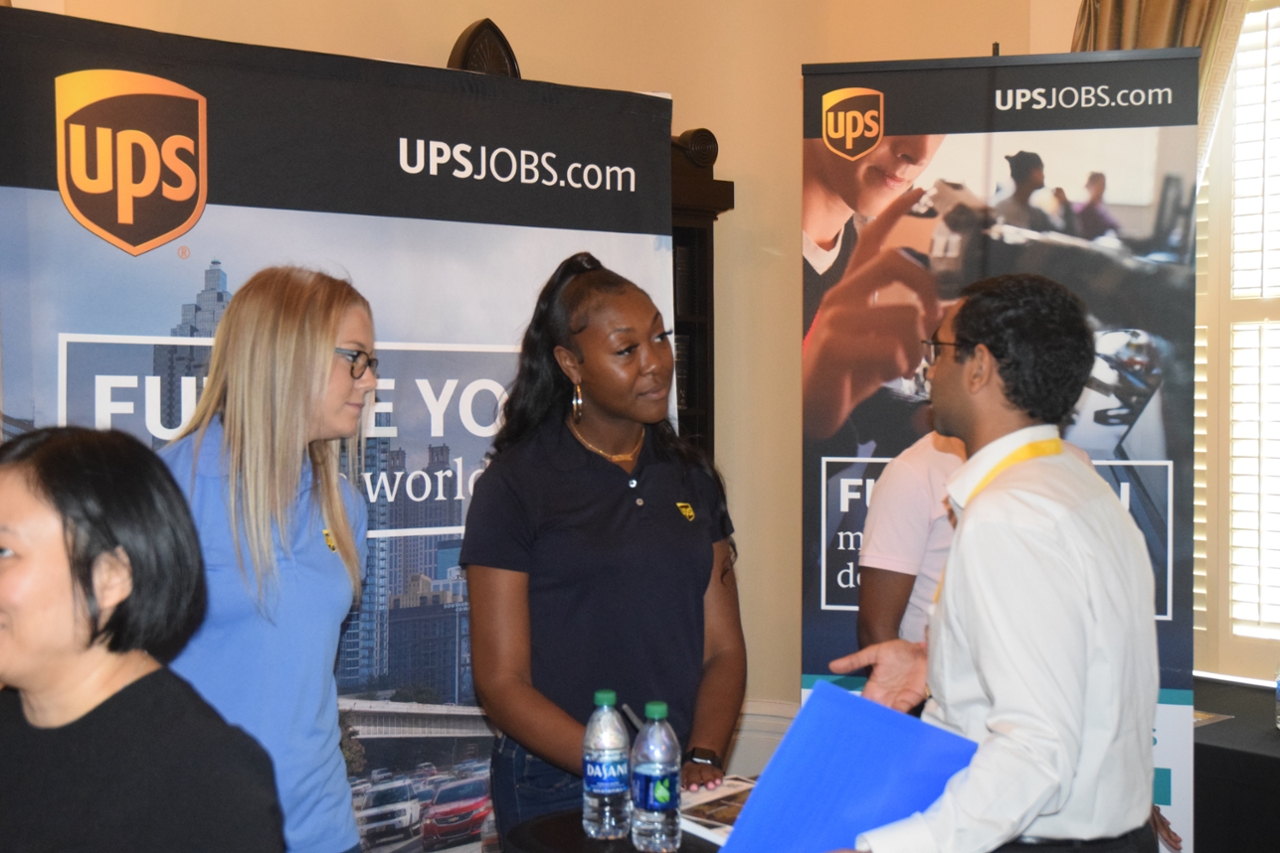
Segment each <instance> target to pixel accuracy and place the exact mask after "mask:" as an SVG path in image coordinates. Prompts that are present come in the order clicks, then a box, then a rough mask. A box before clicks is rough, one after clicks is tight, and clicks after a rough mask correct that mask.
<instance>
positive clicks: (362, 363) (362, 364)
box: [333, 347, 378, 379]
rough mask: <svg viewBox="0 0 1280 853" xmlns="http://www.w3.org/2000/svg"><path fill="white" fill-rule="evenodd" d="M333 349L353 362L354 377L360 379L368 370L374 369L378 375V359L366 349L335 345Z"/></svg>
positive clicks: (375, 374)
mask: <svg viewBox="0 0 1280 853" xmlns="http://www.w3.org/2000/svg"><path fill="white" fill-rule="evenodd" d="M333 351H334V352H335V353H337V354H338V355H340V356H342V357H343V358H345V359H346V360H347V361H349V362H351V378H352V379H359V378H360V377H361V376H364V372H365V371H366V370H372V371H373V375H374V376H377V375H378V360H377V359H376V358H374V357H373V356H371V355H369V353H367V352H365V351H364V350H358V349H343V348H342V347H334V348H333Z"/></svg>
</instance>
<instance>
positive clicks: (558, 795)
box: [489, 735, 582, 841]
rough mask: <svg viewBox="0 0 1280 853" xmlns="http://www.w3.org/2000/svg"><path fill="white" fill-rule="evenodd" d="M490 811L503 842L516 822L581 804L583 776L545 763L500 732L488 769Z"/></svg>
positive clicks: (567, 809) (578, 806)
mask: <svg viewBox="0 0 1280 853" xmlns="http://www.w3.org/2000/svg"><path fill="white" fill-rule="evenodd" d="M489 775H490V788H491V794H490V795H491V797H492V798H493V814H494V819H495V820H496V821H497V824H498V834H499V835H500V836H501V837H502V839H503V840H504V841H505V840H506V837H507V833H509V832H510V831H511V830H512V828H514V827H515V826H516V824H519V823H523V822H524V821H526V820H529V819H530V818H535V817H539V816H540V815H544V814H551V813H552V812H563V811H569V810H570V809H577V808H581V807H582V779H581V778H580V777H578V776H575V775H574V774H572V773H566V772H565V771H564V770H561V769H560V768H559V767H556V766H555V765H554V764H548V763H547V762H545V761H543V760H542V759H541V758H538V757H537V756H536V755H534V754H533V753H531V752H529V751H528V750H526V749H525V748H524V747H523V746H521V745H520V744H518V743H516V742H515V741H514V740H512V739H511V738H509V737H507V736H506V735H503V736H502V737H500V738H498V740H497V741H496V742H495V743H494V745H493V763H492V765H490V768H489Z"/></svg>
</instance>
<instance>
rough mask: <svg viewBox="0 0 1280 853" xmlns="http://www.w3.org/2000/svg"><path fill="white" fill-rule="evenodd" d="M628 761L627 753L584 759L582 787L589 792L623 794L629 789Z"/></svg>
mask: <svg viewBox="0 0 1280 853" xmlns="http://www.w3.org/2000/svg"><path fill="white" fill-rule="evenodd" d="M627 771H628V762H627V758H626V755H625V754H623V755H622V756H621V757H617V758H602V759H600V760H597V761H592V760H591V759H588V758H584V759H582V787H583V789H584V790H585V791H586V792H587V793H588V794H595V795H597V796H599V795H606V794H621V793H624V792H625V791H626V790H627V776H628V775H629V774H628V772H627Z"/></svg>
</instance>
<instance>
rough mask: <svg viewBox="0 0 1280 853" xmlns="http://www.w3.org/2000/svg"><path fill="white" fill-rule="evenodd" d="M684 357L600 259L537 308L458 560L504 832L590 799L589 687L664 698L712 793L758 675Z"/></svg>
mask: <svg viewBox="0 0 1280 853" xmlns="http://www.w3.org/2000/svg"><path fill="white" fill-rule="evenodd" d="M672 369H673V358H672V351H671V342H670V334H669V332H668V331H667V329H666V327H665V326H664V324H663V318H662V315H661V313H660V312H659V311H658V309H657V308H656V307H655V306H654V304H653V301H652V300H651V299H650V298H649V296H648V294H646V293H645V292H644V291H643V290H641V289H640V288H639V287H637V286H636V285H635V284H633V283H632V282H630V281H628V280H627V279H625V278H623V277H622V276H620V275H618V274H617V273H614V272H612V271H610V270H608V269H605V268H604V267H603V266H602V265H601V264H600V262H599V261H597V260H596V259H595V258H594V257H592V256H591V255H589V254H586V253H582V254H577V255H574V256H573V257H571V258H569V259H568V260H566V261H564V263H562V264H561V265H560V267H559V268H558V269H557V270H556V271H555V273H554V274H553V275H552V276H551V278H550V280H549V281H548V282H547V284H546V286H545V287H543V289H542V292H541V294H540V295H539V296H538V301H537V304H536V306H535V307H534V311H533V318H532V319H531V320H530V321H529V327H528V329H527V330H526V332H525V335H524V341H523V343H522V345H521V350H520V363H519V369H518V372H517V375H516V379H515V382H514V383H513V384H512V386H511V390H510V394H509V396H508V398H507V401H506V403H505V404H504V406H503V425H502V427H501V429H500V430H499V432H498V434H497V436H496V437H495V439H494V443H493V449H494V452H493V456H492V459H491V462H490V464H489V467H488V468H487V469H486V471H485V473H484V474H483V475H482V476H481V477H480V479H479V480H478V481H477V483H476V489H475V495H474V497H473V499H472V504H471V507H470V509H469V511H468V515H467V529H466V535H465V539H464V541H463V547H462V555H461V562H462V564H463V565H464V566H465V567H466V569H467V582H468V587H469V591H470V596H471V648H472V662H473V666H474V677H475V685H476V693H477V695H478V697H479V699H480V703H481V704H482V705H483V706H484V709H485V711H486V713H487V714H488V715H489V717H490V718H491V719H492V720H493V722H494V723H495V725H496V726H497V727H498V728H499V729H500V730H501V731H502V732H504V737H502V738H500V739H499V741H498V743H497V744H496V745H495V748H494V759H493V765H492V771H491V772H492V780H493V802H494V810H495V812H496V815H497V820H498V827H499V831H500V833H501V834H502V835H503V836H505V835H506V834H507V833H508V832H509V831H510V829H511V828H512V827H513V826H514V825H515V824H517V823H520V822H521V821H524V820H528V819H529V818H531V817H536V816H538V815H540V814H545V813H548V812H553V811H558V810H564V809H572V808H576V807H578V806H579V805H581V803H582V783H581V779H580V778H579V777H580V776H581V775H582V772H583V765H582V760H583V754H582V738H583V733H584V728H585V724H586V721H587V719H588V718H589V717H590V715H591V713H592V711H593V705H592V702H593V694H594V692H595V691H596V690H598V689H601V688H607V689H613V690H615V691H616V693H617V698H618V703H619V705H628V706H630V707H631V708H634V709H637V710H639V709H642V708H643V707H644V704H645V703H646V702H648V701H652V700H662V701H665V702H666V703H667V704H668V707H669V709H670V718H669V721H670V723H671V725H672V727H673V728H674V729H675V732H676V736H677V737H678V738H679V739H680V743H681V746H682V747H683V748H685V749H686V750H688V751H687V752H686V753H685V756H684V762H683V767H682V770H681V777H682V778H681V781H682V784H684V785H685V786H686V787H689V788H690V789H694V790H696V789H697V788H698V787H700V786H707V787H715V786H716V785H718V784H719V780H720V779H721V778H722V776H723V769H722V768H723V763H724V756H725V751H726V749H727V748H728V745H729V737H730V735H731V734H732V732H733V726H734V723H735V721H736V720H737V717H738V712H739V710H740V707H741V704H742V696H743V691H744V688H745V683H746V646H745V643H744V641H743V637H742V626H741V623H740V621H739V616H738V593H737V585H736V580H735V578H734V571H733V563H734V556H735V553H734V549H733V542H732V539H731V538H730V534H731V533H732V532H733V525H732V523H731V522H730V520H729V514H728V511H727V507H726V502H725V492H724V484H723V481H722V480H721V478H720V476H719V474H718V473H717V472H716V470H715V468H714V466H713V465H712V464H711V462H710V461H709V460H708V459H707V458H706V456H705V455H704V454H702V453H701V452H700V451H698V450H697V449H696V448H694V447H693V446H692V445H690V444H689V443H688V442H686V441H684V440H683V439H681V438H680V437H679V436H678V435H677V434H676V432H675V430H674V429H673V428H672V426H671V423H670V422H669V421H668V420H667V416H668V406H669V403H668V400H669V396H670V391H671V380H672Z"/></svg>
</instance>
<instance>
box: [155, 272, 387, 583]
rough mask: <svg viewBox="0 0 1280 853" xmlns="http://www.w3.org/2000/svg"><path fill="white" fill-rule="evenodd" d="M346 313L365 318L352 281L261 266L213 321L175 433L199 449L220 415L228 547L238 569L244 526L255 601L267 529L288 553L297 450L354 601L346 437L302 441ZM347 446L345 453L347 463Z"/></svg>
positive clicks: (358, 571)
mask: <svg viewBox="0 0 1280 853" xmlns="http://www.w3.org/2000/svg"><path fill="white" fill-rule="evenodd" d="M352 307H359V308H362V309H363V310H364V311H366V312H368V313H369V314H370V317H372V312H371V311H369V303H368V302H367V301H366V300H365V298H364V297H363V296H361V295H360V293H359V292H358V291H357V290H356V289H355V288H354V287H352V286H351V283H350V282H347V281H342V280H341V279H336V278H333V277H332V276H328V275H325V274H324V273H322V272H317V271H315V270H308V269H300V268H298V267H268V268H267V269H264V270H261V271H260V272H258V273H255V274H254V276H253V277H252V278H250V279H249V280H248V281H247V282H245V284H244V285H243V286H242V287H241V288H240V289H239V290H238V291H236V294H235V296H234V297H233V298H232V300H231V303H230V305H228V306H227V311H226V313H225V314H224V315H223V317H222V321H221V323H220V324H219V325H218V332H217V334H216V335H215V336H214V339H213V355H212V357H211V359H210V363H209V378H208V381H207V383H206V385H205V388H204V393H203V394H202V395H201V397H200V402H199V403H198V404H197V405H196V410H195V413H194V414H193V416H192V418H191V422H190V423H189V424H188V425H187V426H186V427H184V428H183V430H182V432H181V433H180V434H179V436H178V437H179V438H181V437H182V436H185V435H189V434H191V433H196V444H197V448H198V447H199V443H200V442H202V441H203V440H204V435H205V431H206V430H207V429H208V427H209V424H210V423H212V422H213V419H214V418H216V417H219V416H221V418H222V428H223V448H222V450H223V453H224V454H225V457H226V461H227V467H228V469H229V471H230V474H231V490H230V491H231V494H230V498H229V502H230V506H229V510H230V517H231V536H232V543H233V545H234V547H235V549H236V554H237V557H239V559H240V569H241V571H242V572H243V571H244V570H245V567H244V558H243V556H241V554H242V552H241V548H240V535H241V533H240V527H241V524H239V523H237V522H243V528H244V538H245V540H246V541H247V544H248V551H249V557H250V560H251V561H252V563H253V572H254V577H255V580H256V581H257V591H258V597H259V600H261V598H262V596H263V591H264V588H265V586H266V584H267V583H268V581H270V580H272V579H273V578H274V576H275V571H276V561H275V550H274V548H273V541H272V540H273V532H272V528H273V527H274V528H275V530H277V531H279V538H280V543H281V546H282V547H283V548H284V549H286V551H287V549H288V548H289V533H288V531H289V530H290V525H291V522H292V520H293V519H292V514H293V506H294V501H295V500H296V498H297V494H298V486H299V483H300V481H301V479H302V469H303V454H304V453H305V454H307V455H309V456H310V458H311V472H312V489H313V490H314V491H316V492H318V493H319V495H320V500H319V504H320V509H321V513H322V514H323V517H324V524H325V527H326V528H327V530H328V532H329V534H330V535H331V536H332V537H333V544H334V545H335V546H336V550H337V552H338V554H339V555H340V556H341V557H342V562H343V563H344V564H345V565H346V568H347V574H348V575H349V576H350V578H351V586H352V589H353V590H354V593H355V598H356V600H359V597H360V578H361V575H362V566H361V565H360V559H359V556H358V555H357V552H356V543H355V537H354V536H352V533H351V524H350V520H349V519H348V518H347V511H346V506H345V504H344V503H343V500H342V491H341V487H340V485H339V482H338V479H339V470H338V469H339V453H340V447H341V443H342V441H344V439H334V440H329V441H311V442H308V441H307V434H308V430H309V428H310V425H311V418H312V413H313V412H314V411H315V410H316V407H317V406H318V405H319V404H320V401H321V400H322V399H323V395H324V393H325V389H326V388H327V387H328V382H329V374H330V372H331V371H332V370H333V369H334V368H333V363H334V362H333V357H334V356H333V348H334V342H335V341H336V340H337V337H338V325H339V323H340V322H341V320H342V316H343V314H344V313H345V312H346V311H347V309H348V308H352ZM354 444H355V443H354V442H352V443H351V444H350V445H349V446H348V448H347V458H348V459H349V460H352V461H354V460H355V455H356V447H355V446H354ZM197 455H198V452H197Z"/></svg>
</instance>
